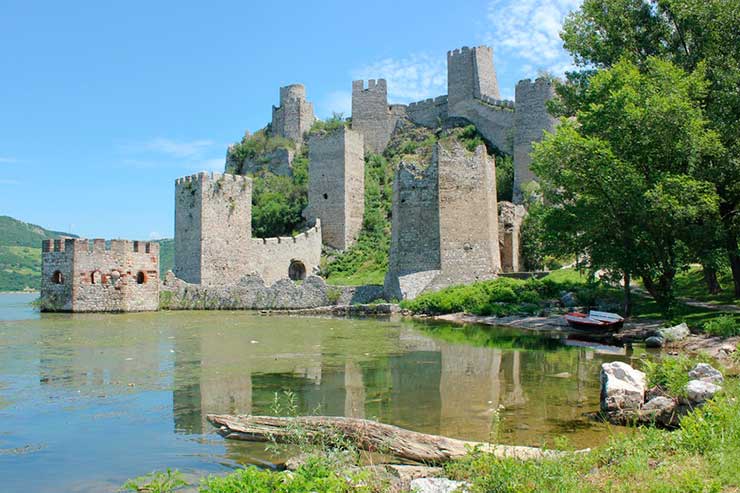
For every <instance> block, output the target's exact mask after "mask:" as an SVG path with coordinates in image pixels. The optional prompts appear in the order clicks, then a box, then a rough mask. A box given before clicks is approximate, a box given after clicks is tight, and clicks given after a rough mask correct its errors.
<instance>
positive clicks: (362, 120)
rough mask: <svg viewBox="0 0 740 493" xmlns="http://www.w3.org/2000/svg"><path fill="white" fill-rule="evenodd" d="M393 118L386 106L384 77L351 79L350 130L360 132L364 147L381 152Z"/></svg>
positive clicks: (392, 123)
mask: <svg viewBox="0 0 740 493" xmlns="http://www.w3.org/2000/svg"><path fill="white" fill-rule="evenodd" d="M394 127H395V118H394V117H393V115H392V114H391V110H390V107H389V106H388V84H387V83H386V81H385V79H378V80H375V79H370V80H368V81H367V87H365V82H364V81H361V80H355V81H352V130H356V131H358V132H360V133H361V134H362V136H363V137H364V139H365V149H366V150H367V151H370V152H376V153H381V152H383V151H384V150H385V148H386V146H387V145H388V141H389V140H390V138H391V134H392V133H393V129H394Z"/></svg>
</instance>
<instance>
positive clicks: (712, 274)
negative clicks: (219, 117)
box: [701, 265, 722, 294]
mask: <svg viewBox="0 0 740 493" xmlns="http://www.w3.org/2000/svg"><path fill="white" fill-rule="evenodd" d="M701 270H702V273H703V274H704V282H705V283H706V284H707V292H708V293H709V294H718V293H719V292H720V291H722V286H720V285H719V280H717V269H715V268H714V267H711V266H708V265H702V266H701Z"/></svg>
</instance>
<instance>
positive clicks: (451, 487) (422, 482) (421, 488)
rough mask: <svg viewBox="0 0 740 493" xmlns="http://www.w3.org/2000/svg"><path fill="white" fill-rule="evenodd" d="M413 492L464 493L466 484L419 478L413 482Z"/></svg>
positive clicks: (445, 479) (447, 480)
mask: <svg viewBox="0 0 740 493" xmlns="http://www.w3.org/2000/svg"><path fill="white" fill-rule="evenodd" d="M410 486H411V488H410V489H411V491H415V492H416V493H452V492H456V493H462V492H464V491H466V489H465V483H463V482H462V481H453V480H451V479H447V478H418V479H414V480H413V481H411V485H410Z"/></svg>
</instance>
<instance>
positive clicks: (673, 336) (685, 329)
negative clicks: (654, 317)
mask: <svg viewBox="0 0 740 493" xmlns="http://www.w3.org/2000/svg"><path fill="white" fill-rule="evenodd" d="M658 333H659V334H660V335H661V336H662V337H663V339H665V340H666V342H675V341H682V340H684V339H686V338H687V337H688V336H689V335H690V334H691V331H690V330H689V326H688V325H686V323H685V322H684V323H681V324H678V325H676V326H674V327H665V328H662V329H658Z"/></svg>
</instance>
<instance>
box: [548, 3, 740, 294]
mask: <svg viewBox="0 0 740 493" xmlns="http://www.w3.org/2000/svg"><path fill="white" fill-rule="evenodd" d="M738 25H740V0H585V1H584V2H583V4H582V6H581V7H580V9H579V10H577V11H576V12H574V13H572V14H571V15H570V16H569V17H568V18H567V19H566V21H565V23H564V25H563V32H562V38H563V41H564V43H565V48H566V49H567V50H568V51H570V52H571V53H572V54H573V56H574V58H575V61H576V63H578V64H579V65H581V66H582V67H583V68H584V69H585V70H584V72H583V73H581V74H570V76H569V81H570V82H571V84H569V85H568V86H567V88H566V89H564V90H563V96H564V100H565V102H566V103H565V105H564V108H565V109H566V110H567V108H568V106H569V104H572V103H573V100H576V99H578V97H579V95H580V94H581V93H582V91H583V90H584V89H585V86H587V84H588V76H589V75H590V74H592V73H593V69H594V67H595V68H597V69H598V68H607V67H611V66H613V65H615V64H616V63H618V62H619V60H620V59H621V58H623V57H626V58H628V59H630V60H631V61H633V62H634V63H636V64H638V65H639V66H641V67H647V66H648V65H649V63H648V61H649V59H650V57H652V56H658V57H661V58H664V59H667V60H670V61H672V62H673V63H675V64H676V65H678V66H680V67H682V68H683V69H684V70H686V71H687V72H693V71H694V70H697V69H698V68H700V67H703V70H704V71H705V73H706V78H707V80H708V82H709V84H708V86H707V91H706V92H705V93H704V95H703V97H702V98H701V101H700V104H702V106H703V107H704V108H705V114H706V116H707V119H708V120H709V125H710V127H711V128H712V129H714V130H715V131H716V132H717V134H718V135H719V136H720V139H721V141H722V144H723V146H724V147H725V149H726V152H725V153H724V155H723V156H722V158H721V159H712V160H711V161H708V162H706V163H704V164H703V165H702V166H698V167H696V168H695V169H694V175H695V177H696V178H697V179H699V180H707V181H710V182H711V183H713V184H714V187H715V190H716V192H717V194H718V196H719V199H720V202H719V210H720V222H719V231H718V233H717V236H718V237H719V238H720V239H721V244H722V245H723V246H724V249H725V251H726V255H727V258H728V260H729V264H730V267H731V270H732V276H733V279H734V290H735V295H736V296H740V249H739V248H738V237H739V236H740V90H738V87H740V29H738ZM561 109H563V108H561ZM571 109H572V107H571ZM697 256H698V257H699V259H700V260H702V263H703V264H704V265H707V264H708V263H710V264H711V262H708V261H706V259H705V258H702V254H701V252H700V253H698V254H697ZM715 264H716V262H715Z"/></svg>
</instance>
